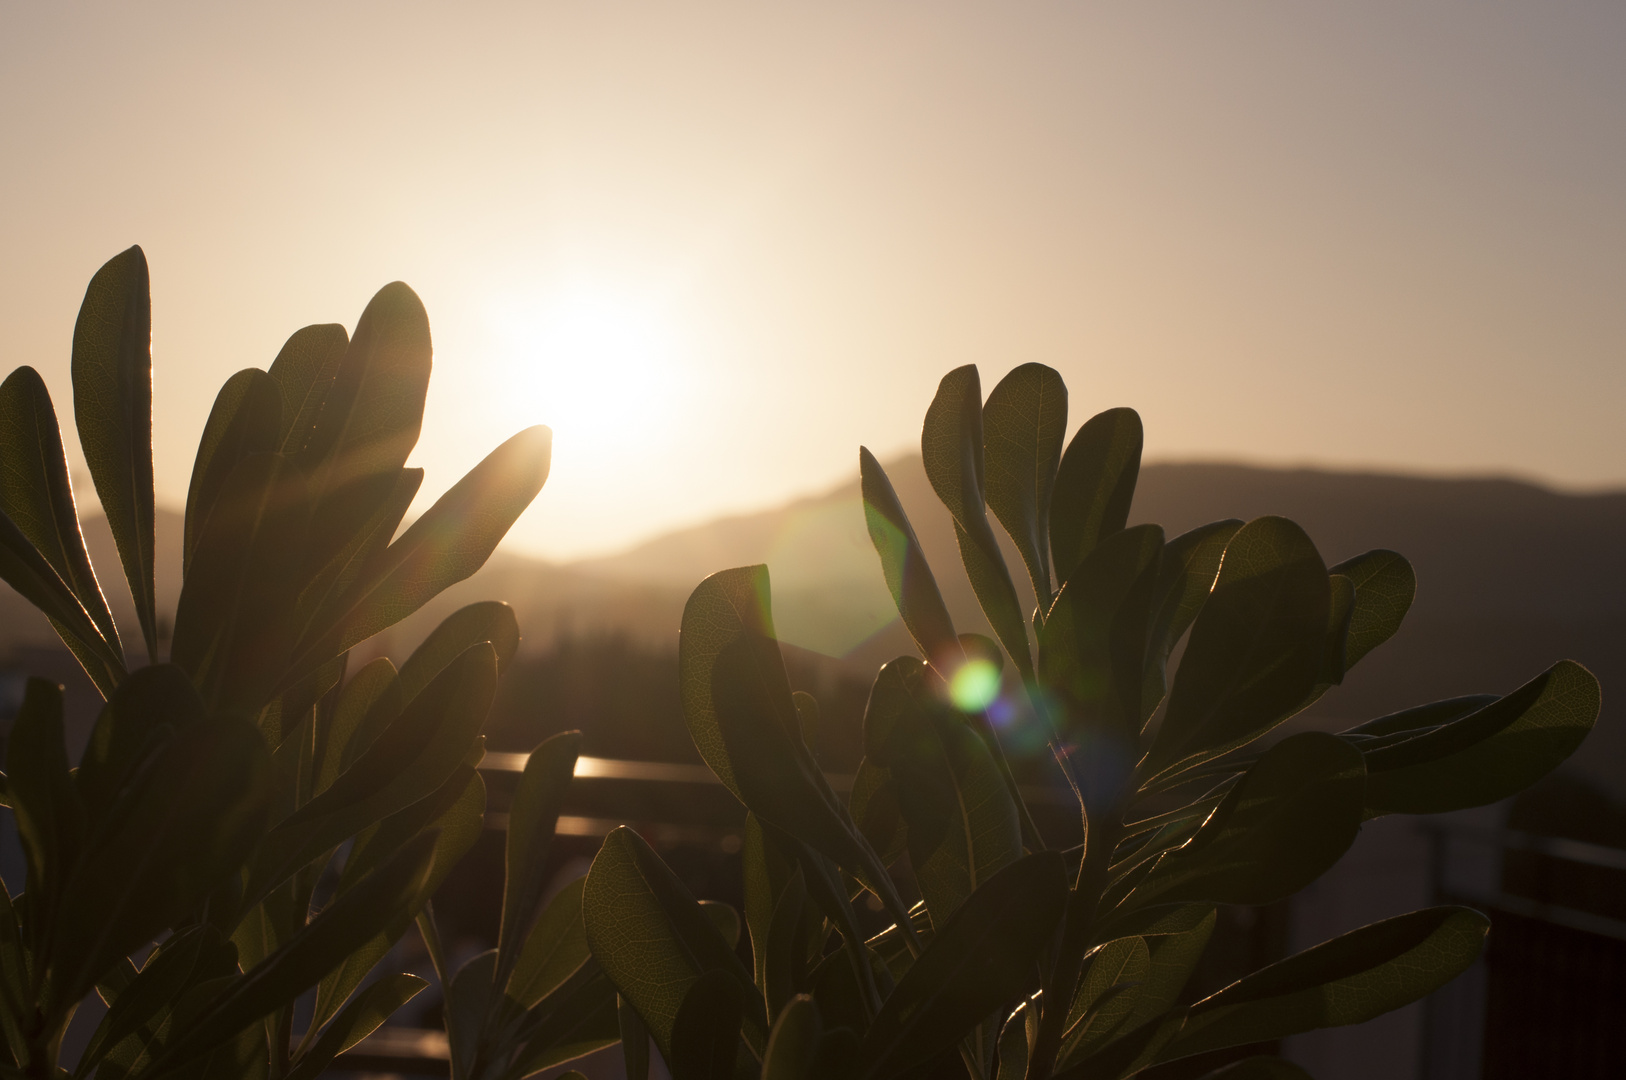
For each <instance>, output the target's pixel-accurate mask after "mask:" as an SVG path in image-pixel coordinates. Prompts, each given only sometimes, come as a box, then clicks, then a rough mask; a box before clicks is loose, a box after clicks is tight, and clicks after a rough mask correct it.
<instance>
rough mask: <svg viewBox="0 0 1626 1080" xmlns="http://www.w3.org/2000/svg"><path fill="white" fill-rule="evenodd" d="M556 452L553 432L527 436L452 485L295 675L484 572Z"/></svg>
mask: <svg viewBox="0 0 1626 1080" xmlns="http://www.w3.org/2000/svg"><path fill="white" fill-rule="evenodd" d="M552 445H553V432H552V431H550V430H549V429H548V428H545V427H542V426H540V425H539V426H537V427H531V428H526V429H525V430H524V431H522V432H520V433H519V434H518V435H515V436H514V437H513V438H511V439H509V440H508V441H507V442H505V443H503V444H502V445H501V446H499V447H497V449H495V450H493V451H492V452H491V453H490V454H489V455H487V456H486V458H485V460H484V461H482V462H480V464H478V465H476V466H475V467H474V468H473V469H472V470H470V472H469V474H468V475H467V476H465V477H463V479H461V480H459V481H458V482H457V483H456V484H453V485H452V487H451V488H450V489H449V490H447V492H446V493H445V494H444V495H442V496H441V497H440V498H439V499H437V500H435V504H434V505H433V506H431V507H430V508H429V509H428V511H426V512H425V513H424V515H423V516H422V517H420V518H419V519H418V520H417V521H414V522H413V523H412V525H411V526H410V527H409V528H408V529H407V531H406V532H405V533H403V534H402V535H401V538H400V539H399V540H397V541H395V542H394V543H393V544H390V545H389V547H388V548H386V549H385V550H384V552H383V554H382V555H381V556H380V557H379V558H378V560H377V565H376V566H374V567H372V568H371V569H370V570H369V571H368V572H367V573H366V574H365V575H364V576H363V577H362V578H361V579H359V581H358V583H357V584H356V585H355V586H353V587H352V588H351V590H350V593H349V595H348V597H347V598H346V599H345V600H344V602H343V603H342V604H340V605H339V608H340V610H339V612H338V614H337V615H336V617H335V618H334V620H333V622H332V629H331V630H327V631H325V632H323V633H322V634H321V636H320V637H319V638H318V639H317V640H316V641H315V642H313V643H312V644H311V645H309V646H308V647H307V648H306V649H305V650H304V651H305V659H304V660H303V661H302V663H301V664H300V665H296V670H297V669H298V668H299V667H301V666H303V665H304V664H313V663H321V662H322V661H324V660H326V659H328V658H329V657H331V656H337V655H338V654H339V653H342V652H344V651H345V650H346V649H348V648H350V647H351V646H352V645H355V644H356V643H357V642H360V641H364V640H366V639H367V638H369V637H372V636H373V635H374V634H376V633H378V632H379V631H380V630H383V629H386V628H388V627H390V626H392V625H394V624H395V623H397V622H400V621H401V620H402V619H404V618H406V617H407V616H408V615H410V614H412V613H413V612H414V611H417V610H418V609H419V608H420V607H422V606H423V605H424V604H426V603H428V602H429V601H430V600H431V599H433V598H434V597H435V596H436V595H438V594H439V593H440V592H441V591H442V590H444V589H445V588H446V587H447V586H450V585H455V584H456V583H457V582H459V581H462V580H463V579H464V578H466V577H468V576H469V575H470V574H472V573H474V572H475V571H476V570H478V569H480V567H481V566H483V565H485V561H486V559H488V558H489V557H490V556H491V553H492V551H494V550H495V549H496V547H497V543H498V541H500V540H501V539H502V538H503V536H504V535H505V534H506V533H507V532H508V529H509V526H511V525H513V523H514V521H515V520H516V519H517V518H518V517H519V515H520V514H521V513H523V512H524V510H525V508H526V507H528V506H529V505H531V500H532V499H534V498H536V495H537V492H539V491H541V490H542V483H543V481H545V480H546V479H547V476H548V464H549V461H550V458H551V455H552Z"/></svg>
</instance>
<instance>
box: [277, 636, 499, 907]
mask: <svg viewBox="0 0 1626 1080" xmlns="http://www.w3.org/2000/svg"><path fill="white" fill-rule="evenodd" d="M496 683H497V658H496V654H495V653H494V652H493V651H492V648H491V646H490V645H489V644H486V643H483V642H482V643H481V644H479V645H475V646H473V647H471V648H469V649H468V650H466V651H465V652H464V653H463V655H462V656H460V657H458V658H457V660H455V661H454V662H453V663H452V664H451V665H450V666H449V667H447V668H446V669H445V670H444V671H442V672H441V673H440V674H439V675H438V676H436V677H435V680H434V681H433V682H431V683H430V684H429V686H428V687H427V688H426V689H425V690H424V692H423V693H422V694H419V695H418V697H417V698H416V699H414V700H413V701H412V702H411V704H409V705H408V706H407V707H406V709H405V710H404V711H402V713H401V714H400V715H399V716H397V717H396V718H395V719H394V720H393V721H391V723H390V724H389V726H388V727H387V728H385V729H384V731H383V732H382V733H381V734H380V735H379V736H378V738H377V739H375V740H374V741H373V743H372V745H371V746H369V747H368V748H367V749H366V751H365V752H364V753H362V754H361V756H360V757H358V758H357V759H356V761H355V763H354V764H353V765H351V766H350V768H349V769H347V770H345V771H344V772H343V773H342V774H340V776H339V777H338V779H336V780H335V781H334V782H333V784H332V786H330V787H329V788H328V789H327V790H325V791H323V792H322V793H321V794H320V795H318V796H316V797H315V798H313V799H312V800H311V801H310V802H308V803H306V804H305V805H304V806H302V807H300V808H299V809H298V810H297V811H295V812H294V813H293V814H291V815H290V816H288V817H287V818H285V819H284V820H283V821H282V822H280V823H279V824H278V825H277V826H276V827H275V828H274V829H272V830H271V832H270V834H269V835H268V836H267V837H266V840H265V843H264V844H263V845H262V846H261V850H260V853H259V855H258V857H257V858H256V861H255V866H254V868H253V870H252V872H251V873H250V875H249V880H248V885H247V887H246V889H245V902H246V903H253V902H257V900H258V899H259V898H260V897H262V896H264V895H265V893H266V892H267V891H269V890H270V889H271V888H272V887H273V886H275V885H276V884H277V883H278V882H280V881H282V880H284V879H286V878H287V876H288V875H289V874H291V873H293V872H294V870H296V869H297V868H298V867H300V866H303V865H304V864H305V863H307V862H309V861H310V860H311V859H313V858H315V857H316V856H318V855H320V854H322V853H323V852H325V851H328V850H329V849H331V848H333V847H334V846H335V845H337V844H338V843H340V842H341V841H343V840H344V839H346V838H347V837H350V836H353V835H355V834H356V833H358V832H360V831H361V830H362V829H365V828H366V827H367V826H369V825H371V824H373V823H374V822H377V821H381V820H383V819H384V818H386V817H388V816H389V815H391V814H394V813H396V812H398V811H400V810H404V809H406V808H407V807H409V806H411V805H412V804H413V803H415V802H417V801H418V800H419V799H423V798H426V797H428V796H429V795H430V794H431V793H433V792H434V791H436V790H437V789H438V788H440V787H441V785H443V784H445V783H446V781H447V780H449V779H450V778H451V776H452V774H453V773H455V772H456V771H457V769H458V768H459V767H460V765H461V764H462V762H463V759H464V758H465V757H467V756H468V753H469V750H470V748H471V747H472V746H473V745H474V742H475V740H476V739H477V738H478V735H479V730H480V726H481V725H482V724H483V723H484V722H485V717H486V713H487V711H488V710H489V709H490V707H491V699H492V696H493V694H494V693H495V691H496Z"/></svg>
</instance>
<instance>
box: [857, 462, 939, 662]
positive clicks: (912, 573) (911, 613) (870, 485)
mask: <svg viewBox="0 0 1626 1080" xmlns="http://www.w3.org/2000/svg"><path fill="white" fill-rule="evenodd" d="M858 475H859V486H860V489H861V491H862V493H863V498H864V522H865V524H866V525H867V526H868V528H869V539H870V543H872V544H873V545H875V552H876V554H878V555H879V556H880V557H881V573H882V576H884V577H885V578H886V587H887V589H888V590H889V591H890V592H891V593H892V602H893V603H894V604H895V605H897V608H898V614H899V615H901V616H902V617H903V623H904V625H905V626H907V627H908V628H909V633H910V634H911V635H912V636H913V637H914V639H915V642H916V644H918V645H919V646H920V651H921V653H922V654H924V655H925V656H926V657H928V658H937V659H942V658H944V657H948V658H951V659H952V658H954V657H958V656H959V655H960V641H959V638H958V637H957V636H956V635H955V633H954V623H953V621H952V620H951V619H950V618H949V614H948V608H947V607H945V606H944V604H943V594H942V593H941V592H939V591H938V589H937V579H936V578H934V577H932V568H931V567H930V566H929V565H928V564H927V562H926V552H925V550H924V549H923V548H922V547H921V546H920V540H919V539H917V538H916V536H915V529H914V526H913V525H911V524H909V515H907V514H905V513H904V511H903V504H902V503H901V502H899V501H898V493H897V492H896V491H894V490H892V481H891V480H888V479H887V476H886V470H885V469H882V468H881V463H880V462H878V461H876V460H875V455H874V454H871V453H870V452H869V450H868V449H867V448H865V447H862V446H860V447H859V448H858Z"/></svg>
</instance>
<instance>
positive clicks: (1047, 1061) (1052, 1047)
mask: <svg viewBox="0 0 1626 1080" xmlns="http://www.w3.org/2000/svg"><path fill="white" fill-rule="evenodd" d="M1091 825H1092V826H1093V827H1092V829H1091V832H1092V833H1093V835H1090V836H1089V837H1088V838H1087V839H1086V842H1085V844H1086V846H1085V848H1084V859H1083V861H1082V862H1081V863H1080V864H1079V867H1078V880H1077V882H1076V884H1075V885H1074V886H1073V890H1072V892H1070V893H1069V894H1068V896H1067V910H1066V914H1065V915H1064V916H1063V923H1062V932H1061V945H1060V947H1059V948H1058V949H1057V950H1056V962H1055V964H1054V965H1053V966H1052V967H1051V969H1050V975H1049V977H1048V978H1047V979H1046V980H1045V986H1044V994H1043V995H1042V996H1041V998H1040V1006H1041V1011H1040V1014H1039V1034H1038V1037H1037V1038H1036V1039H1035V1040H1034V1045H1033V1051H1032V1053H1031V1054H1030V1055H1029V1057H1028V1071H1027V1078H1026V1080H1048V1078H1049V1076H1050V1073H1051V1071H1052V1070H1053V1069H1054V1068H1055V1063H1056V1052H1057V1051H1058V1050H1060V1049H1061V1040H1062V1036H1063V1035H1065V1034H1066V1031H1065V1025H1066V1023H1067V1010H1068V1008H1069V1006H1071V1004H1072V999H1073V989H1074V987H1075V986H1076V985H1077V983H1078V976H1079V972H1080V971H1081V970H1082V969H1083V966H1084V953H1085V952H1086V950H1087V949H1088V948H1089V944H1090V933H1091V931H1093V930H1094V928H1095V920H1096V915H1097V911H1098V908H1099V907H1100V903H1101V894H1102V892H1103V891H1105V889H1106V885H1107V880H1108V873H1107V872H1108V869H1109V867H1110V865H1111V863H1112V854H1113V851H1114V850H1116V848H1117V846H1118V840H1119V838H1120V837H1121V835H1122V833H1123V799H1122V798H1120V799H1118V800H1117V801H1116V804H1115V805H1114V806H1113V807H1112V809H1111V811H1110V812H1108V813H1106V814H1102V815H1099V816H1098V818H1097V820H1096V821H1094V822H1092V823H1091Z"/></svg>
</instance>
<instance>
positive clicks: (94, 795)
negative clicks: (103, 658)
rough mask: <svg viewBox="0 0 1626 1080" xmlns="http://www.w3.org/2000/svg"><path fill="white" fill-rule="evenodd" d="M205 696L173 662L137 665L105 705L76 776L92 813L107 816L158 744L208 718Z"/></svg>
mask: <svg viewBox="0 0 1626 1080" xmlns="http://www.w3.org/2000/svg"><path fill="white" fill-rule="evenodd" d="M204 715H205V712H204V707H203V700H202V699H201V698H199V697H198V694H197V691H196V690H194V689H193V688H192V682H191V680H190V679H188V678H187V677H186V672H184V671H182V670H181V669H180V668H178V667H176V666H175V665H174V664H153V665H150V666H148V667H144V668H137V669H136V671H135V673H134V674H132V675H131V676H130V678H129V679H128V680H127V681H126V682H125V683H124V685H123V686H121V687H119V689H118V691H117V692H115V693H114V695H113V696H112V697H111V698H109V699H108V701H107V704H106V705H104V706H102V710H101V712H100V713H99V714H98V715H97V717H96V724H95V726H94V727H92V728H91V731H90V741H89V743H88V744H87V745H86V746H85V753H84V756H83V757H82V758H81V759H80V761H79V771H78V773H77V774H75V776H74V784H75V787H76V788H77V789H78V791H79V797H80V799H81V800H83V802H84V805H85V807H86V809H87V811H88V812H89V813H90V814H91V815H92V817H103V816H105V815H106V814H107V813H108V812H109V811H110V810H111V809H112V808H113V805H114V803H115V801H116V800H117V798H118V796H119V794H120V791H121V789H122V788H123V787H124V786H125V785H126V784H127V783H128V782H130V780H131V779H132V778H133V777H134V775H135V772H136V769H137V768H138V767H140V766H141V765H142V764H144V763H145V761H146V758H147V757H148V756H149V755H150V754H151V752H152V750H153V749H154V745H155V742H156V741H157V740H162V739H164V738H167V737H169V736H170V735H172V734H174V733H175V732H181V731H186V730H187V729H188V728H190V727H191V726H192V725H194V724H197V723H200V722H202V721H203V719H204Z"/></svg>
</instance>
